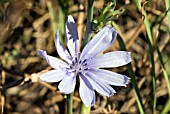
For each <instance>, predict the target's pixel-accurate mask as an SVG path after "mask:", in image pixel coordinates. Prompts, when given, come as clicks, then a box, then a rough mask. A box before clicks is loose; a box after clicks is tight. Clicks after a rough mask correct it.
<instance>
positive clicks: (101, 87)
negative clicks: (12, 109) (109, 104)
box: [85, 72, 116, 97]
mask: <svg viewBox="0 0 170 114" xmlns="http://www.w3.org/2000/svg"><path fill="white" fill-rule="evenodd" d="M85 76H86V78H87V79H88V81H89V82H90V84H91V85H92V86H93V88H94V89H95V90H96V91H97V92H98V93H100V94H102V95H105V96H108V97H110V96H112V95H113V94H114V93H116V91H115V90H114V89H113V88H112V87H111V86H110V85H109V84H107V83H106V82H103V81H102V80H100V79H99V78H98V77H97V76H96V75H95V74H93V73H90V72H86V74H85Z"/></svg>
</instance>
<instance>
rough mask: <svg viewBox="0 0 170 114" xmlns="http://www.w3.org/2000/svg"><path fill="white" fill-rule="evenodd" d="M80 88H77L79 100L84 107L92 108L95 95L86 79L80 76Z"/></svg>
mask: <svg viewBox="0 0 170 114" xmlns="http://www.w3.org/2000/svg"><path fill="white" fill-rule="evenodd" d="M79 79H80V87H79V94H80V98H81V100H82V101H83V103H84V104H85V106H86V107H88V106H93V105H94V104H95V93H94V90H93V87H92V86H91V84H90V82H89V81H88V80H87V79H86V77H85V76H83V75H80V76H79Z"/></svg>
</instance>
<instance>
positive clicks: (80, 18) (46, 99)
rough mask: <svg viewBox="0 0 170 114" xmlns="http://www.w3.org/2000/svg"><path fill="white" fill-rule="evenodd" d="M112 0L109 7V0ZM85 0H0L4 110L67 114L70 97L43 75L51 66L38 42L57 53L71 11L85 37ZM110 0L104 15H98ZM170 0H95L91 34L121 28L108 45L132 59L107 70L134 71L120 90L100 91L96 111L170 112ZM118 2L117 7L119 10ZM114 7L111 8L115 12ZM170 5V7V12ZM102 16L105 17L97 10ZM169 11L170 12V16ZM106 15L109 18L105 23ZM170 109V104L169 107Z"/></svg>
mask: <svg viewBox="0 0 170 114" xmlns="http://www.w3.org/2000/svg"><path fill="white" fill-rule="evenodd" d="M110 3H113V5H112V6H109V4H110ZM87 5H88V1H87V0H0V90H1V91H0V111H1V112H2V113H4V114H64V113H65V112H66V110H65V99H64V97H63V96H62V94H60V92H59V91H58V89H57V85H58V83H53V84H49V83H45V82H41V81H40V80H39V76H40V74H42V73H43V72H46V71H48V70H50V69H51V67H50V66H49V65H48V64H47V63H46V62H45V61H44V60H43V59H42V58H40V57H39V56H38V55H37V51H38V49H43V50H46V51H47V53H48V54H50V55H52V56H56V57H59V56H58V54H57V52H56V49H55V46H54V40H53V38H54V34H55V32H56V31H57V30H58V29H60V40H61V41H62V43H64V44H65V40H64V38H65V37H64V24H65V20H66V17H67V15H72V16H73V17H74V19H75V21H76V24H77V30H78V34H79V39H80V43H82V41H83V37H84V34H85V31H86V26H85V25H86V21H87ZM106 7H110V8H109V10H108V11H107V12H106V14H110V12H111V13H112V15H111V18H110V19H109V20H106V18H104V16H106V15H104V16H103V17H102V16H101V14H102V11H103V9H104V8H106ZM169 7H170V1H169V0H150V1H146V0H142V1H140V0H134V1H133V0H116V2H114V0H95V1H94V12H93V13H94V14H93V24H92V30H93V32H92V35H94V34H96V33H97V32H98V30H99V29H100V28H101V27H102V26H104V25H105V24H109V25H112V26H114V27H115V28H116V30H117V31H118V33H119V36H118V38H117V40H116V41H115V42H114V44H113V45H112V46H111V47H110V48H109V49H107V50H106V51H105V52H109V51H115V50H128V51H130V52H131V55H132V63H131V64H130V65H128V66H127V67H126V66H125V67H119V68H114V69H110V70H112V71H114V72H117V73H121V74H124V75H127V76H129V77H130V78H131V82H130V84H129V85H128V86H127V87H126V88H124V87H113V88H114V89H115V90H116V91H117V93H116V94H115V95H114V96H112V97H110V98H107V97H104V96H101V95H99V94H98V93H96V105H95V106H93V107H92V109H91V113H92V114H99V113H102V114H138V113H142V112H144V113H146V114H151V113H154V114H159V113H162V114H166V113H168V111H169V110H170V84H169V83H170V82H169V76H170V36H169V33H170V32H169V31H170V13H169V12H170V11H169V9H170V8H169ZM114 8H115V9H114ZM113 10H114V11H113ZM168 11H169V12H168ZM99 16H101V17H102V20H100V19H99V18H98V17H99ZM168 17H169V18H168ZM105 21H107V22H106V23H105ZM78 86H79V84H78V83H77V87H76V90H75V93H74V97H73V101H74V103H73V111H74V114H78V113H79V110H80V103H81V100H80V98H79V93H78ZM169 113H170V111H169Z"/></svg>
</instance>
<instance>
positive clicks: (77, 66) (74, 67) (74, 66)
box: [68, 57, 88, 74]
mask: <svg viewBox="0 0 170 114" xmlns="http://www.w3.org/2000/svg"><path fill="white" fill-rule="evenodd" d="M84 70H88V68H87V59H85V60H83V61H82V60H79V58H77V57H74V58H73V60H72V63H71V64H70V68H69V70H68V72H70V73H74V74H81V73H82V72H83V71H84Z"/></svg>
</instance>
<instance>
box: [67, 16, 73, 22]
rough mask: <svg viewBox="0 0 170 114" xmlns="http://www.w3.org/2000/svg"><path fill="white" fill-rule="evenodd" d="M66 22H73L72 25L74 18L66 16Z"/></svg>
mask: <svg viewBox="0 0 170 114" xmlns="http://www.w3.org/2000/svg"><path fill="white" fill-rule="evenodd" d="M67 20H68V22H73V23H75V22H74V18H73V17H72V16H71V15H68V16H67Z"/></svg>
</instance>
